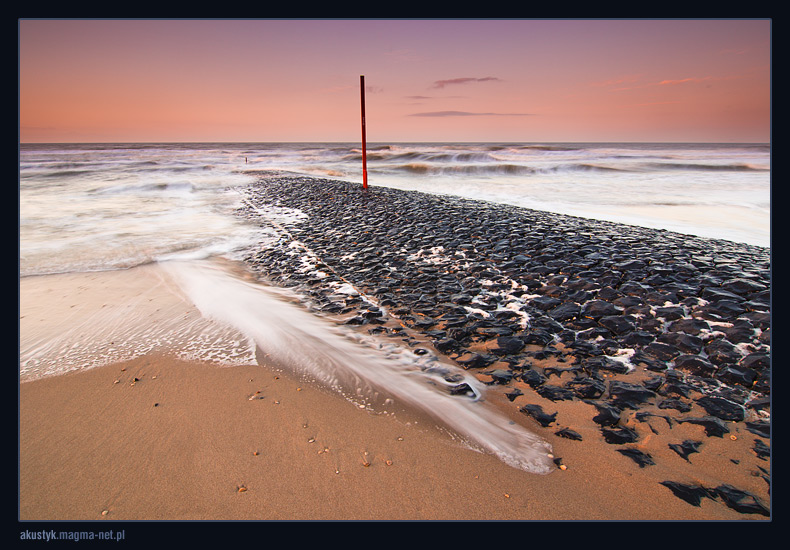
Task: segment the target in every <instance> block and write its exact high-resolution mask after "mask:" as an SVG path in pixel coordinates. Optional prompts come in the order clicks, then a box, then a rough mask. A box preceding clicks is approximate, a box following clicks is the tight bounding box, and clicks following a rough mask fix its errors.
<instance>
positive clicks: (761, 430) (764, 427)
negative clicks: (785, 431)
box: [746, 421, 771, 438]
mask: <svg viewBox="0 0 790 550" xmlns="http://www.w3.org/2000/svg"><path fill="white" fill-rule="evenodd" d="M746 429H747V430H749V431H750V432H752V433H753V434H756V435H759V436H760V437H765V438H770V437H771V423H770V422H765V421H758V422H747V423H746Z"/></svg>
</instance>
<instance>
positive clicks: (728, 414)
mask: <svg viewBox="0 0 790 550" xmlns="http://www.w3.org/2000/svg"><path fill="white" fill-rule="evenodd" d="M697 403H698V404H699V405H700V406H701V407H702V408H703V409H705V411H706V412H707V413H708V414H709V415H711V416H715V417H717V418H721V419H722V420H731V421H735V422H740V421H741V420H743V419H744V418H745V417H746V411H745V410H744V408H743V406H741V405H739V404H737V403H733V402H732V401H729V400H727V399H724V398H721V397H710V396H705V397H700V398H699V399H697Z"/></svg>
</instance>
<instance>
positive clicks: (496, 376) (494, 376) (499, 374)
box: [485, 369, 513, 385]
mask: <svg viewBox="0 0 790 550" xmlns="http://www.w3.org/2000/svg"><path fill="white" fill-rule="evenodd" d="M485 374H487V375H488V376H490V377H491V381H492V383H493V384H501V385H507V384H508V383H510V381H511V380H513V373H512V372H510V371H507V370H503V369H496V370H493V371H491V372H486V373H485Z"/></svg>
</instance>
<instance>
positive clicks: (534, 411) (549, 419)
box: [519, 403, 557, 428]
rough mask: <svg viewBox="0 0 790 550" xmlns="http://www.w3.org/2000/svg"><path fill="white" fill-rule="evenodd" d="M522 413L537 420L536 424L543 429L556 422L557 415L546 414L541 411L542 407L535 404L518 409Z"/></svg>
mask: <svg viewBox="0 0 790 550" xmlns="http://www.w3.org/2000/svg"><path fill="white" fill-rule="evenodd" d="M519 410H520V411H521V412H522V413H524V414H526V415H528V416H531V417H532V418H534V419H535V420H537V422H538V424H540V425H541V426H543V427H544V428H545V427H547V426H548V425H550V424H552V423H553V422H555V421H556V420H557V413H556V412H555V413H553V414H548V413H546V412H544V411H543V407H541V406H540V405H535V404H531V403H530V404H527V405H524V406H523V407H521V408H520V409H519Z"/></svg>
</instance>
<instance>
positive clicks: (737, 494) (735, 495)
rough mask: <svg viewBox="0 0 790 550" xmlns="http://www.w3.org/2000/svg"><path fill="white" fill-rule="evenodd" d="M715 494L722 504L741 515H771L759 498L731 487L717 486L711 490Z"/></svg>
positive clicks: (725, 485)
mask: <svg viewBox="0 0 790 550" xmlns="http://www.w3.org/2000/svg"><path fill="white" fill-rule="evenodd" d="M713 491H714V492H715V494H716V495H717V496H719V497H721V499H722V500H723V501H724V503H725V504H726V505H727V506H729V507H730V508H732V509H733V510H736V511H738V512H740V513H742V514H759V515H761V516H770V515H771V513H770V511H769V510H768V508H767V507H766V506H765V505H764V504H763V503H762V502H761V501H760V499H759V498H757V497H756V496H754V495H753V494H751V493H748V492H746V491H742V490H740V489H736V488H735V487H733V486H731V485H727V484H724V485H719V486H718V487H716V488H715V489H713Z"/></svg>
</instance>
